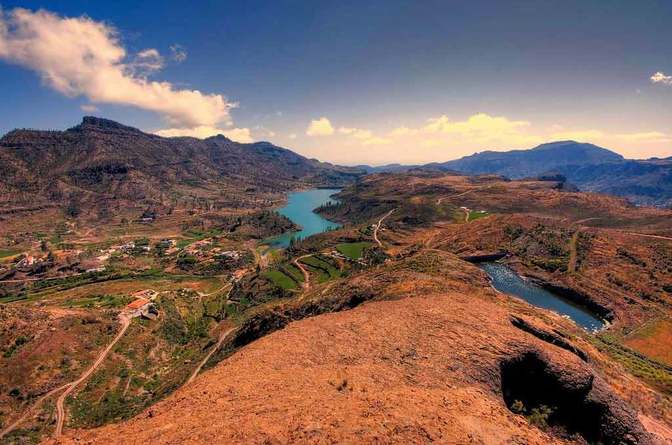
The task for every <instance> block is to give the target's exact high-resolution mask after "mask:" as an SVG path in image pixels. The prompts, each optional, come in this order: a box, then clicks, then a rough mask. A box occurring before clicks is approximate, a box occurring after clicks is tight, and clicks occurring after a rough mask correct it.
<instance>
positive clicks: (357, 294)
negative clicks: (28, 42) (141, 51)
mask: <svg viewBox="0 0 672 445" xmlns="http://www.w3.org/2000/svg"><path fill="white" fill-rule="evenodd" d="M124 131H126V130H124ZM295 181H296V182H295V183H292V184H286V185H282V186H280V185H278V186H277V187H278V188H277V189H276V190H274V191H268V192H261V191H256V192H254V194H255V195H256V196H264V197H266V198H264V200H257V201H256V202H257V204H254V205H250V206H249V207H246V208H241V207H240V206H237V205H236V206H231V207H219V206H212V205H192V204H188V205H182V204H180V205H177V206H176V207H175V208H172V209H166V208H165V207H162V205H161V202H160V201H159V202H156V203H154V204H152V203H151V202H149V201H145V202H144V204H143V205H146V206H148V207H147V208H145V210H143V212H142V213H141V214H137V213H136V218H129V217H128V215H129V214H130V213H129V212H133V211H136V210H131V209H132V208H133V207H126V206H125V204H124V202H125V201H124V200H125V199H126V198H124V197H120V196H116V197H114V198H113V202H117V203H118V204H119V205H120V207H121V208H123V209H124V210H123V211H120V212H118V213H117V212H115V213H113V214H112V215H108V216H107V217H105V218H103V217H101V215H100V213H99V210H98V209H99V207H98V204H97V202H98V201H97V198H96V199H94V200H93V201H90V203H91V205H90V206H89V207H86V209H87V210H86V211H85V212H84V213H82V214H79V215H77V216H74V215H72V214H70V213H68V211H67V206H65V207H59V205H60V204H59V203H58V202H57V201H56V202H54V205H55V207H49V208H44V209H40V210H31V211H25V212H24V211H21V212H15V213H7V214H5V216H3V218H4V219H3V224H2V233H1V236H2V238H1V239H2V242H3V245H2V248H1V249H2V252H3V257H2V258H1V259H0V268H1V269H0V270H1V271H2V272H1V273H2V276H1V277H0V278H1V279H0V286H1V287H0V289H2V294H1V295H2V296H1V297H0V298H1V299H0V302H1V303H2V305H0V318H1V319H2V324H1V325H2V332H0V339H1V340H2V356H1V357H0V366H1V367H2V369H3V370H4V371H5V372H3V373H2V374H1V375H2V377H0V378H1V381H0V405H1V406H2V417H1V420H2V427H3V428H2V432H1V433H0V434H1V435H2V438H3V440H4V441H6V442H8V443H30V442H40V441H47V442H49V441H51V442H57V443H70V442H82V441H84V442H85V443H89V442H101V443H102V442H104V443H127V442H128V441H131V442H136V441H137V442H140V441H151V442H153V443H154V442H156V443H174V442H186V443H188V442H195V443H202V442H206V441H225V442H248V441H260V440H267V441H277V442H294V441H308V442H311V441H336V442H338V441H343V440H347V439H348V438H353V437H356V438H357V439H358V440H361V441H382V442H395V441H396V442H399V443H401V442H409V441H410V442H426V441H430V440H433V441H439V442H461V441H463V440H464V438H467V437H471V438H475V439H476V440H480V441H484V442H486V443H490V442H493V441H496V440H504V441H518V442H522V443H538V444H541V443H594V442H596V441H601V442H603V443H628V444H647V443H662V442H660V441H663V442H664V441H665V440H668V439H670V436H669V434H668V432H667V431H669V430H668V429H667V428H669V424H670V423H671V422H672V362H670V357H668V355H669V354H667V340H668V339H669V335H670V330H669V328H670V323H669V320H670V316H671V315H672V314H671V312H670V311H671V309H672V245H670V241H669V239H670V238H672V218H670V216H672V214H671V213H670V210H665V209H660V208H653V207H634V206H632V205H631V204H629V203H628V202H627V201H625V200H623V199H621V198H616V197H611V196H607V195H599V194H592V193H586V192H577V191H573V190H568V189H567V188H566V187H564V186H563V184H564V181H562V180H559V179H558V178H547V179H545V180H540V179H522V180H509V179H506V178H503V177H500V176H494V175H480V176H466V175H459V174H454V173H445V172H437V171H436V170H432V169H429V170H415V171H412V172H406V173H377V174H370V175H367V176H359V177H357V178H355V179H351V180H349V181H347V182H341V183H340V184H339V186H338V187H334V184H333V183H332V182H331V181H327V182H324V183H320V184H318V185H319V186H320V187H321V188H315V183H314V182H313V181H314V179H312V177H310V178H308V179H297V180H295ZM283 187H284V189H283ZM322 187H324V188H322ZM280 190H283V191H280ZM109 199H112V198H109ZM18 227H21V228H22V230H17V228H18ZM486 272H487V273H486ZM120 320H121V323H120ZM520 376H526V377H525V381H526V382H527V384H526V385H523V384H522V383H521V381H522V380H521V379H522V377H520ZM542 388H543V389H542ZM402 400H404V401H405V403H401V401H402ZM466 406H468V407H469V414H468V416H466V417H465V416H464V410H465V407H466ZM262 407H263V408H262ZM287 415H289V419H290V420H289V421H283V420H281V419H287ZM586 416H590V417H591V418H593V419H597V420H595V421H594V422H591V423H590V424H586V423H585V422H583V421H582V420H581V419H582V418H585V417H586ZM484 419H487V421H486V424H487V425H488V427H487V428H484V427H483V425H484V423H483V422H484ZM496 438H497V439H496Z"/></svg>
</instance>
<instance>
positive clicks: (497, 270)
mask: <svg viewBox="0 0 672 445" xmlns="http://www.w3.org/2000/svg"><path fill="white" fill-rule="evenodd" d="M480 267H481V268H482V269H483V270H484V271H485V273H487V274H488V276H489V277H490V280H491V281H492V286H493V287H494V288H495V289H497V290H498V291H500V292H503V293H505V294H509V295H514V296H516V297H519V298H522V299H523V300H525V301H527V302H528V303H530V304H532V305H534V306H537V307H541V308H544V309H550V310H552V311H555V312H557V313H559V314H560V315H565V316H567V317H569V318H570V319H571V320H573V321H574V323H576V324H577V325H579V326H581V327H582V328H584V329H585V330H587V331H589V332H595V331H598V330H600V329H602V328H603V327H604V326H605V323H604V321H603V320H601V319H600V318H599V317H597V316H596V315H595V314H593V313H592V312H590V311H589V310H588V309H586V308H584V307H581V306H579V305H576V304H574V303H573V302H571V301H568V300H566V299H565V298H562V297H560V296H558V295H555V294H554V293H552V292H549V291H547V290H546V289H542V288H541V287H539V286H535V285H534V284H532V283H529V282H527V281H525V280H523V279H522V278H521V277H519V276H518V274H516V273H515V272H514V271H513V270H511V269H510V268H508V267H506V266H505V265H503V264H499V263H482V264H480Z"/></svg>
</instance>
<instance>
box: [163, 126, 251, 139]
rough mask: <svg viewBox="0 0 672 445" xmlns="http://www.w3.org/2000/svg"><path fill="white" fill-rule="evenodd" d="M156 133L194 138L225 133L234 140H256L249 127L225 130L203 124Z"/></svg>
mask: <svg viewBox="0 0 672 445" xmlns="http://www.w3.org/2000/svg"><path fill="white" fill-rule="evenodd" d="M154 133H155V134H157V135H159V136H163V137H167V138H170V137H177V136H189V137H192V138H198V139H205V138H209V137H211V136H217V135H219V134H223V135H224V136H226V137H227V138H229V139H231V140H232V141H236V142H242V143H250V142H254V139H253V138H252V133H251V132H250V129H249V128H231V129H229V130H223V129H221V128H216V127H209V126H207V125H201V126H198V127H194V128H169V129H166V130H158V131H155V132H154Z"/></svg>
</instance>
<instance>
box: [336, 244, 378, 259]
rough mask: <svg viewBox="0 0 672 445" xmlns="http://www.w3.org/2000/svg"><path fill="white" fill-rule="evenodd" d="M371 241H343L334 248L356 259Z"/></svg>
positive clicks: (362, 253) (360, 256)
mask: <svg viewBox="0 0 672 445" xmlns="http://www.w3.org/2000/svg"><path fill="white" fill-rule="evenodd" d="M370 245H371V243H367V242H359V243H343V244H338V245H337V246H336V250H337V251H338V252H340V253H341V254H342V255H345V256H347V257H348V258H350V259H352V260H358V259H360V258H362V256H363V255H364V249H366V248H367V247H369V246H370Z"/></svg>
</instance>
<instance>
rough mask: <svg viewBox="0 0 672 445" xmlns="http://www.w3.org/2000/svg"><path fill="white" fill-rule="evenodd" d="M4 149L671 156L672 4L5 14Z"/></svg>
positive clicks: (43, 9) (69, 6)
mask: <svg viewBox="0 0 672 445" xmlns="http://www.w3.org/2000/svg"><path fill="white" fill-rule="evenodd" d="M0 8H1V11H2V12H1V15H0V98H1V102H0V103H1V105H0V134H4V133H6V132H7V131H9V130H11V129H13V128H40V129H65V128H69V127H72V126H74V125H76V124H77V123H79V122H80V121H81V118H82V116H84V115H94V116H100V117H105V118H109V119H113V120H116V121H119V122H122V123H124V124H127V125H131V126H134V127H137V128H140V129H142V130H144V131H147V132H153V133H157V134H160V135H163V136H178V135H189V136H194V137H208V136H212V135H215V134H219V133H221V134H224V135H226V136H228V137H229V138H231V139H234V140H237V141H240V142H253V141H262V140H265V141H271V142H273V143H275V144H277V145H280V146H284V147H287V148H290V149H292V150H294V151H296V152H298V153H300V154H302V155H305V156H308V157H311V158H318V159H320V160H323V161H329V162H334V163H339V164H345V165H356V164H363V163H366V164H371V165H381V164H387V163H407V164H409V163H410V164H413V163H425V162H432V161H446V160H450V159H456V158H459V157H461V156H464V155H468V154H472V153H474V152H478V151H483V150H498V151H503V150H509V149H520V148H531V147H533V146H535V145H537V144H539V143H543V142H549V141H554V140H566V139H573V140H577V141H581V142H591V143H594V144H597V145H600V146H603V147H606V148H609V149H612V150H614V151H616V152H618V153H621V154H622V155H624V156H626V157H628V158H649V157H653V156H657V157H668V156H672V45H671V44H670V42H672V1H669V0H659V1H657V0H641V1H636V2H635V1H629V0H628V1H626V0H611V1H608V2H607V1H594V0H579V1H574V0H535V1H533V0H528V1H513V0H512V1H505V0H490V1H486V0H472V1H451V0H422V1H418V0H408V1H401V0H379V1H367V0H358V1H349V0H341V1H338V2H316V1H313V0H305V1H298V0H296V1H285V0H273V1H256V0H246V1H244V2H242V1H197V0H193V1H190V2H183V1H170V0H169V1H161V2H153V1H142V2H137V1H126V0H120V1H115V2H94V1H21V2H12V1H3V0H0Z"/></svg>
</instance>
